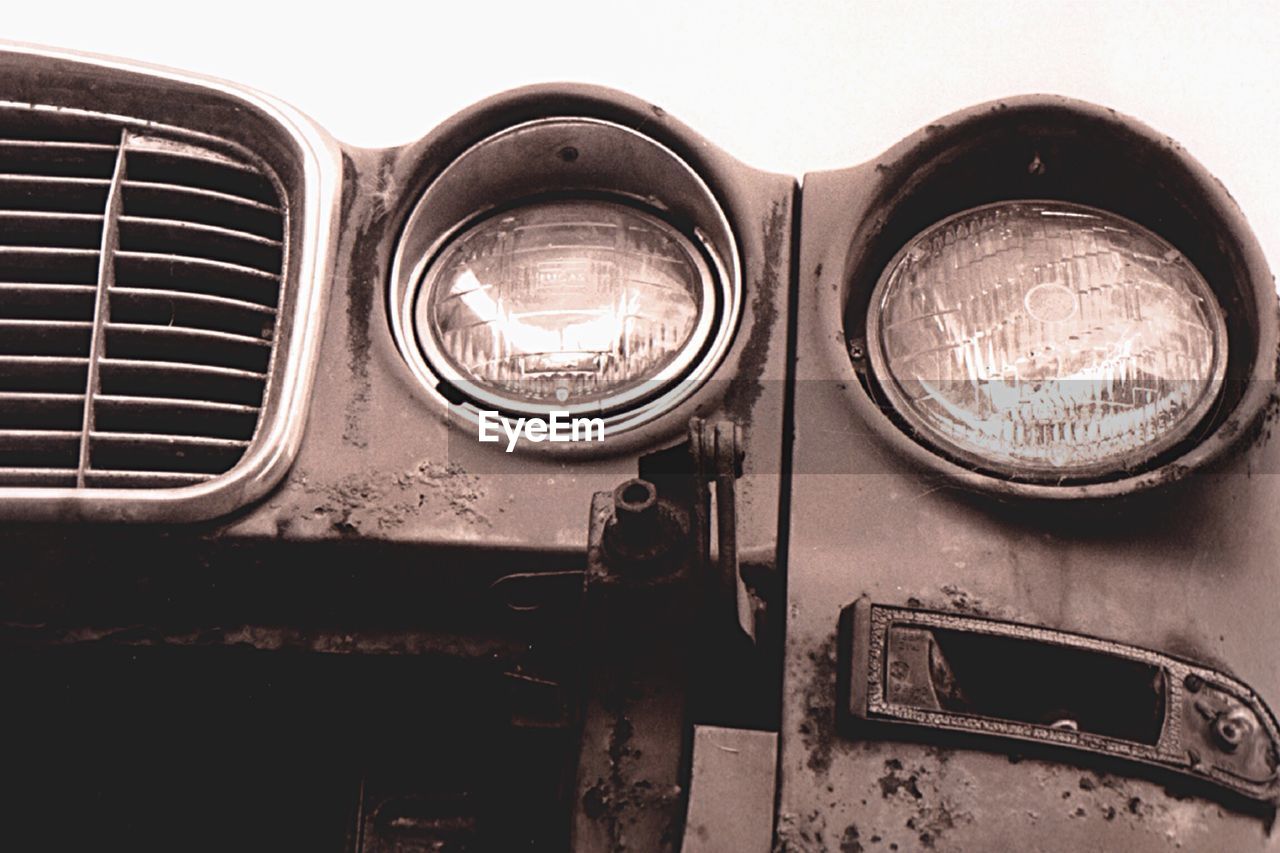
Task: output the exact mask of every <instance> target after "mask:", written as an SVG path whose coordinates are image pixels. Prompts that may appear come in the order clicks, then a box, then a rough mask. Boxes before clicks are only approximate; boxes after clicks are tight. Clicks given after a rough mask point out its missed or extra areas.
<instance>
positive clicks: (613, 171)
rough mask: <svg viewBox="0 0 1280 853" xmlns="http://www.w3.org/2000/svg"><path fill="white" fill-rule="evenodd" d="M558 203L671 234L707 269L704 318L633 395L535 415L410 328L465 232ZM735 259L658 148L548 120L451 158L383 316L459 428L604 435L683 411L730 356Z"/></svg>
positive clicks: (737, 307)
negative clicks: (600, 207) (539, 419)
mask: <svg viewBox="0 0 1280 853" xmlns="http://www.w3.org/2000/svg"><path fill="white" fill-rule="evenodd" d="M557 200H575V201H587V202H590V201H602V202H606V203H617V204H622V205H626V206H630V207H633V208H636V209H638V210H640V211H641V212H643V213H644V214H646V215H648V216H652V217H655V218H657V219H658V220H659V221H661V222H662V223H663V224H665V225H667V226H669V227H670V228H671V229H672V230H673V231H675V232H677V233H678V234H679V235H680V236H681V239H683V240H684V241H685V242H687V244H688V246H689V247H690V248H691V249H692V250H694V252H695V255H696V257H697V258H698V259H699V260H700V261H701V262H702V264H703V265H704V268H703V275H704V282H703V285H704V292H705V294H706V295H707V297H708V299H706V300H705V301H704V305H703V312H702V317H701V318H700V320H699V323H698V327H697V329H696V330H695V333H694V336H693V337H692V338H691V339H690V341H689V343H688V344H687V345H686V346H685V347H683V348H682V350H681V353H680V356H679V358H678V359H677V361H676V362H673V363H672V364H671V365H669V366H668V368H666V369H664V370H662V371H661V372H660V373H659V374H657V375H655V376H654V377H653V378H652V379H651V380H650V381H646V382H644V383H643V384H642V385H641V386H640V388H639V389H638V390H636V391H635V392H634V393H626V394H620V395H618V396H617V397H616V398H615V397H610V398H608V399H605V400H602V401H599V402H598V403H594V404H584V405H581V406H576V407H559V406H547V407H545V408H544V407H540V406H532V405H529V404H527V403H521V402H520V401H518V400H512V399H509V398H506V397H504V395H501V394H495V393H492V392H491V391H489V390H487V389H485V388H483V387H478V386H477V385H476V383H474V382H472V381H468V380H467V378H466V377H463V376H461V375H459V372H458V371H457V370H456V368H454V367H452V366H451V365H450V364H449V361H448V359H447V358H445V357H444V356H443V354H442V353H441V351H440V347H439V345H438V342H436V341H434V340H433V339H432V337H431V335H430V334H423V332H424V331H425V330H424V329H423V328H422V324H421V323H420V322H419V320H420V318H419V306H420V303H421V301H422V298H423V296H424V294H423V292H422V290H423V286H424V283H425V282H426V278H427V276H428V274H429V272H430V270H431V267H432V264H433V263H435V261H436V260H437V259H438V258H439V257H440V256H441V254H442V253H443V252H444V251H446V250H447V249H448V247H449V246H450V245H452V244H453V242H454V241H455V240H456V239H457V238H458V237H459V236H460V235H462V234H464V233H465V232H466V231H467V230H468V229H469V228H472V227H474V226H475V225H476V224H477V223H479V222H482V221H483V220H485V219H487V218H489V217H491V216H493V215H495V214H498V213H500V212H502V211H504V210H511V209H517V208H520V207H525V206H530V205H536V204H539V203H542V202H549V201H557ZM738 258H739V251H738V246H737V242H736V239H735V237H734V234H733V231H732V229H731V227H730V225H729V222H728V219H727V218H726V216H725V214H724V212H723V210H722V209H721V206H720V203H719V202H718V200H717V198H716V196H715V194H714V193H713V192H712V190H711V189H710V187H708V185H707V184H706V183H705V182H704V181H703V180H702V178H701V177H700V176H699V175H698V174H697V173H696V172H695V171H694V170H693V169H692V168H691V167H690V166H689V165H688V164H687V163H685V162H684V161H683V160H682V159H681V158H680V157H679V156H678V155H676V154H675V153H674V152H673V151H671V150H670V149H669V148H667V147H666V146H664V145H662V144H661V143H659V142H657V141H656V140H654V139H652V138H650V137H648V136H646V135H644V134H642V133H640V132H638V131H637V130H634V129H631V128H628V127H624V126H622V125H620V124H616V123H614V122H611V121H606V120H603V119H598V118H590V117H582V116H555V117H547V118H540V119H534V120H532V121H526V122H522V123H519V124H515V125H513V126H511V127H508V128H506V129H504V130H501V131H498V132H496V133H493V134H491V135H489V136H487V137H485V138H483V139H481V140H480V141H479V142H476V143H475V144H473V145H472V146H471V147H470V148H468V149H466V150H465V151H464V152H463V153H462V154H461V155H459V156H458V157H456V158H455V159H453V160H452V161H451V162H450V163H449V164H448V165H447V166H446V167H445V168H444V169H443V170H442V171H441V172H440V173H439V174H438V175H437V176H436V177H435V178H434V179H433V180H432V181H431V182H430V184H429V185H428V186H427V188H426V189H425V190H424V191H423V193H422V194H421V195H420V196H419V197H418V198H417V201H416V203H415V205H414V207H413V209H412V211H411V212H410V214H409V217H408V219H407V221H406V223H405V226H404V229H403V230H402V232H401V235H400V239H399V241H398V243H397V245H396V249H395V254H394V258H393V262H392V269H391V281H390V290H389V304H388V309H389V310H388V313H389V315H390V318H391V325H392V333H393V336H394V338H395V341H396V345H397V347H398V348H399V351H400V354H401V356H402V357H403V358H404V360H405V362H406V364H407V365H408V366H409V368H410V370H411V372H412V373H413V375H414V377H415V378H416V379H417V381H418V382H419V383H420V384H421V385H422V387H423V388H424V390H425V391H426V392H427V393H428V395H429V396H430V397H432V398H433V399H434V400H435V401H436V402H437V403H438V404H440V405H442V406H444V407H446V408H448V410H449V411H450V413H451V414H456V415H458V416H460V417H461V418H462V419H463V420H464V421H465V422H468V423H471V424H476V423H478V422H479V419H480V413H481V412H482V411H485V410H496V411H499V412H502V413H504V414H514V415H535V416H545V415H546V414H548V413H549V412H550V411H551V410H552V409H555V410H556V411H570V412H571V413H575V414H590V415H592V416H594V417H600V418H602V419H603V421H604V423H605V426H606V428H607V430H608V434H610V435H613V434H616V433H619V432H622V431H625V430H629V429H632V428H635V427H639V426H641V425H643V424H646V423H649V422H651V421H653V420H655V419H657V418H659V417H661V416H662V415H663V414H665V413H667V412H669V411H670V410H672V409H674V408H675V407H676V406H678V405H679V404H680V403H682V402H684V401H685V400H687V399H688V398H689V397H690V396H691V395H692V394H693V393H694V392H695V391H697V390H698V388H699V387H701V386H702V384H703V383H704V382H705V381H706V380H707V379H708V378H709V377H710V376H711V374H712V373H713V372H714V370H715V369H716V367H717V366H718V365H719V363H720V361H721V359H722V358H723V357H724V355H725V353H726V352H727V351H728V349H729V345H730V343H731V342H732V340H733V335H734V331H735V330H736V327H737V324H738V319H739V316H740V314H741V309H742V282H741V271H740V265H739V260H738Z"/></svg>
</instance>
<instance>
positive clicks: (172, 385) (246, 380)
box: [98, 358, 266, 406]
mask: <svg viewBox="0 0 1280 853" xmlns="http://www.w3.org/2000/svg"><path fill="white" fill-rule="evenodd" d="M99 370H100V373H99V376H98V382H99V386H98V388H99V391H100V392H101V393H103V394H120V395H124V396H136V395H142V394H154V395H159V396H164V397H190V398H193V399H200V400H211V401H214V402H220V403H241V404H244V405H246V406H258V405H261V403H262V394H263V390H264V385H265V381H266V377H265V376H263V375H262V374H259V373H253V372H250V371H245V370H233V369H229V368H225V367H217V366H214V365H203V364H186V363H181V362H176V363H175V362H159V361H129V360H125V359H113V358H104V359H102V362H101V365H100V368H99Z"/></svg>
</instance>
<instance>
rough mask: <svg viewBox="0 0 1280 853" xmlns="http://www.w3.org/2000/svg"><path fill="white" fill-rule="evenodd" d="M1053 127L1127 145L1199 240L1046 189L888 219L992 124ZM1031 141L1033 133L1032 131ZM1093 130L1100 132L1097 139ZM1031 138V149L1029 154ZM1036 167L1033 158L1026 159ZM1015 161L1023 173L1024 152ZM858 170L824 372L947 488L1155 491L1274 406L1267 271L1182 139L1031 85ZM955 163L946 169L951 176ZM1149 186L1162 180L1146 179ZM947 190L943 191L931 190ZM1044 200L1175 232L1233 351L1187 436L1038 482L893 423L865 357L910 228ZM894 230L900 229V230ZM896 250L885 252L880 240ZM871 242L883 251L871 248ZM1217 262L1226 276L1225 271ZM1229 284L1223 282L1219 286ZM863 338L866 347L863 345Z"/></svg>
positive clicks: (1070, 495) (1195, 468)
mask: <svg viewBox="0 0 1280 853" xmlns="http://www.w3.org/2000/svg"><path fill="white" fill-rule="evenodd" d="M1051 125H1052V126H1053V127H1056V129H1057V131H1058V133H1059V137H1058V140H1057V141H1061V140H1068V139H1081V140H1092V138H1093V136H1095V135H1097V136H1099V137H1105V140H1104V142H1105V145H1110V146H1112V147H1113V148H1117V147H1118V148H1123V149H1124V151H1125V152H1126V153H1127V156H1126V157H1123V158H1121V159H1120V160H1118V161H1116V163H1115V164H1114V165H1115V166H1116V169H1125V170H1127V171H1129V172H1130V173H1132V174H1134V175H1144V176H1146V177H1148V178H1150V177H1151V176H1152V175H1153V174H1154V175H1159V176H1160V179H1159V186H1158V191H1159V192H1161V193H1165V194H1171V193H1174V190H1175V188H1176V196H1177V200H1178V201H1179V202H1180V203H1182V204H1183V205H1184V206H1185V209H1181V210H1178V211H1176V212H1177V213H1178V214H1179V215H1183V216H1185V217H1190V219H1191V220H1193V221H1194V222H1195V223H1196V224H1197V225H1198V226H1199V227H1201V228H1202V229H1203V239H1201V240H1200V241H1199V246H1198V247H1194V248H1198V249H1200V250H1201V251H1199V252H1193V251H1188V249H1191V248H1193V247H1191V246H1188V245H1184V242H1185V241H1181V240H1178V239H1175V238H1174V237H1173V236H1172V235H1171V234H1169V233H1168V232H1167V231H1166V230H1165V229H1164V228H1162V227H1161V224H1160V223H1158V222H1152V221H1151V218H1150V217H1142V216H1135V215H1132V214H1131V213H1130V212H1128V211H1126V210H1122V209H1120V210H1118V209H1116V206H1113V205H1109V204H1107V203H1105V202H1102V203H1100V202H1099V200H1098V199H1096V198H1082V197H1079V196H1063V195H1061V194H1045V193H1032V192H1023V193H1012V194H1011V193H1001V192H999V191H998V190H993V189H991V188H990V187H989V186H988V187H987V194H986V196H985V197H983V198H981V199H979V200H976V201H975V200H968V201H966V200H964V199H958V200H957V199H952V200H951V202H950V204H949V205H941V204H939V205H936V206H938V207H940V208H943V209H940V210H939V211H938V212H935V213H933V214H931V215H929V216H927V217H926V218H924V219H923V220H922V221H921V222H920V223H918V226H917V227H916V228H915V229H914V230H910V233H907V234H903V233H901V232H898V233H897V234H896V235H895V233H894V229H893V219H894V216H895V213H896V212H897V211H898V210H901V209H905V208H912V213H915V214H919V213H920V205H919V203H918V202H919V196H921V195H922V194H923V193H921V184H922V183H928V182H929V181H930V180H931V179H934V178H936V177H937V175H936V174H931V173H930V172H931V169H932V168H933V167H934V166H935V165H938V164H941V165H943V166H947V165H950V164H952V163H954V162H955V161H957V160H961V159H963V158H964V157H965V156H966V155H967V154H972V149H974V148H981V147H982V146H983V145H985V144H986V143H987V141H988V140H989V138H990V137H991V136H992V135H993V129H998V130H1000V131H1001V132H1002V133H1004V134H1005V135H1006V136H1011V137H1015V138H1017V140H1018V141H1019V142H1020V143H1026V142H1027V141H1028V137H1029V135H1030V131H1029V130H1028V128H1032V129H1033V130H1037V131H1041V130H1044V128H1045V127H1049V126H1051ZM1033 141H1034V140H1033ZM1093 141H1096V140H1093ZM1031 153H1032V149H1031V148H1029V147H1028V148H1027V154H1028V159H1031ZM1032 164H1033V165H1037V164H1036V163H1035V161H1034V160H1032ZM1016 167H1017V169H1019V170H1022V171H1023V173H1026V171H1027V170H1028V163H1026V162H1021V161H1020V162H1019V163H1017V164H1016ZM856 168H858V169H859V170H861V171H863V174H864V175H866V176H867V177H866V178H865V181H866V187H865V189H864V190H863V191H861V192H860V193H859V194H858V195H857V196H856V197H851V198H849V199H848V200H847V201H846V202H844V203H843V206H842V209H843V210H844V211H845V216H846V221H847V222H849V223H851V224H847V225H842V226H840V228H839V230H838V231H833V232H832V233H833V235H845V236H844V237H843V238H840V239H839V242H836V243H833V244H832V245H831V247H830V249H829V250H828V252H827V255H826V257H827V261H828V262H829V266H831V267H834V268H835V269H836V270H837V271H838V274H839V277H840V278H839V281H838V283H837V284H836V285H835V286H834V287H832V288H823V289H821V290H820V291H819V302H820V306H821V307H820V309H819V310H820V311H821V312H822V314H823V316H826V317H828V318H831V319H834V321H835V330H834V331H835V333H834V334H833V335H831V336H830V337H829V338H828V341H830V344H829V345H828V346H827V347H825V351H826V353H827V357H826V359H824V360H825V361H826V362H827V363H828V365H829V369H830V370H832V371H833V372H832V373H831V374H829V375H831V376H837V377H842V379H841V382H842V385H843V386H844V387H845V388H846V390H845V393H844V394H843V395H842V396H844V397H845V399H846V400H847V402H848V404H849V405H850V406H851V414H852V415H853V416H854V417H857V418H858V419H860V420H861V421H862V422H863V423H865V424H866V425H867V427H869V428H870V429H871V430H872V432H873V433H874V434H875V435H877V436H878V437H879V439H880V440H881V442H882V443H883V444H884V445H887V446H888V447H889V448H891V449H892V450H893V451H894V452H895V453H896V454H898V455H900V456H902V457H905V458H907V459H908V460H909V461H911V462H912V463H913V465H914V466H915V467H917V468H918V469H919V470H920V471H921V472H928V473H929V474H931V475H933V476H936V477H939V478H941V481H942V482H944V483H945V482H950V483H951V484H953V487H955V488H959V489H963V490H965V491H970V492H973V493H975V494H978V495H989V496H993V497H997V498H1006V499H1016V500H1034V501H1053V502H1057V501H1086V502H1088V501H1097V500H1112V499H1119V498H1124V497H1127V496H1132V495H1137V494H1139V493H1144V492H1148V491H1151V490H1153V489H1155V490H1161V489H1163V488H1164V487H1166V486H1168V485H1169V484H1172V483H1174V482H1177V481H1180V480H1182V479H1184V478H1185V477H1187V476H1188V475H1190V474H1193V473H1197V472H1201V471H1205V470H1206V469H1210V468H1211V466H1215V465H1218V464H1221V463H1222V462H1223V461H1224V458H1225V457H1226V456H1227V454H1228V453H1229V451H1231V450H1232V449H1233V448H1236V447H1238V446H1239V445H1240V444H1241V443H1243V442H1245V441H1252V440H1254V439H1255V438H1256V437H1257V436H1258V435H1259V434H1260V433H1261V430H1262V428H1263V426H1264V419H1265V418H1267V417H1269V416H1270V415H1269V413H1272V412H1274V411H1275V410H1276V409H1277V408H1278V407H1280V402H1278V401H1280V395H1277V393H1276V380H1277V369H1278V368H1277V364H1278V361H1280V351H1278V345H1280V333H1278V331H1280V330H1278V328H1277V327H1278V323H1277V320H1278V319H1280V318H1278V315H1277V302H1276V294H1275V291H1274V282H1273V278H1272V276H1271V273H1270V270H1269V268H1268V266H1267V263H1266V259H1265V257H1264V255H1263V252H1262V249H1261V247H1260V246H1259V245H1258V242H1257V239H1256V237H1255V236H1254V234H1253V232H1252V230H1251V229H1250V227H1249V225H1248V223H1247V221H1246V220H1245V218H1244V215H1243V213H1242V212H1241V211H1240V209H1239V207H1238V206H1237V205H1236V203H1235V200H1234V199H1233V198H1232V197H1231V196H1230V194H1229V193H1228V192H1227V191H1226V189H1225V188H1224V187H1223V186H1222V184H1221V183H1220V182H1219V181H1218V180H1217V179H1216V178H1214V177H1213V175H1212V174H1210V173H1209V172H1208V170H1207V169H1205V167H1204V166H1203V165H1201V164H1200V163H1199V162H1198V161H1196V160H1195V159H1194V158H1192V157H1190V156H1189V155H1188V154H1187V153H1186V152H1185V151H1184V150H1183V149H1182V148H1181V147H1180V146H1179V145H1178V144H1177V143H1175V142H1173V141H1172V140H1170V139H1169V138H1168V137H1166V136H1164V135H1163V134H1160V133H1158V132H1157V131H1155V130H1153V129H1151V128H1150V127H1148V126H1146V125H1144V124H1142V123H1141V122H1139V121H1137V120H1135V119H1133V118H1131V117H1128V116H1125V115H1121V114H1119V113H1117V112H1115V111H1114V110H1111V109H1107V108H1105V107H1100V106H1097V105H1095V104H1091V103H1088V102H1084V101H1079V100H1076V99H1072V98H1067V97H1063V96H1056V95H1026V96H1019V97H1012V98H1005V99H1001V100H997V101H990V102H986V103H982V104H978V105H976V106H973V107H969V108H967V109H963V110H960V111H958V112H956V113H953V114H951V115H948V116H946V117H944V118H942V119H940V120H938V121H935V122H932V123H930V124H929V125H928V126H926V127H924V128H922V129H920V130H918V131H917V132H916V133H914V134H912V135H911V136H909V137H908V138H906V139H904V140H903V141H902V142H899V143H898V144H897V145H895V146H894V147H893V148H891V149H889V150H888V151H886V152H885V153H884V154H883V155H881V156H880V157H878V158H876V159H875V160H873V161H871V162H868V163H866V164H864V165H863V166H860V167H856ZM953 174H954V173H953ZM1147 188H1148V190H1149V191H1150V193H1152V194H1155V193H1156V191H1157V185H1156V184H1155V183H1152V184H1149V185H1147ZM938 195H939V196H941V193H940V192H939V193H938ZM1046 197H1047V198H1051V199H1054V200H1065V201H1076V202H1079V203H1082V204H1087V205H1090V206H1093V207H1097V208H1101V209H1104V210H1109V211H1112V212H1114V213H1116V214H1118V215H1121V216H1125V217H1126V218H1129V219H1132V220H1134V221H1136V222H1138V223H1139V224H1141V225H1143V226H1144V227H1146V228H1148V229H1149V230H1151V231H1153V232H1155V233H1156V234H1158V235H1160V236H1161V237H1162V238H1163V239H1166V240H1168V241H1169V242H1171V243H1173V244H1174V246H1175V247H1177V248H1178V249H1179V250H1180V251H1182V252H1183V253H1184V254H1185V255H1186V256H1187V257H1188V259H1189V260H1190V261H1191V262H1192V264H1193V265H1194V266H1195V267H1196V268H1197V269H1198V270H1199V271H1200V272H1201V274H1202V275H1204V277H1205V278H1206V280H1207V281H1208V282H1209V284H1210V287H1211V288H1212V289H1213V291H1214V293H1215V296H1216V297H1217V299H1218V302H1219V306H1220V307H1221V308H1222V310H1223V312H1224V314H1225V315H1226V321H1227V325H1228V334H1229V336H1230V338H1231V346H1232V352H1231V353H1230V354H1229V356H1228V364H1227V371H1228V372H1227V382H1226V386H1227V387H1228V388H1231V387H1232V386H1234V388H1233V390H1232V393H1231V394H1230V395H1228V394H1227V393H1225V392H1224V393H1223V394H1221V395H1219V398H1218V401H1217V403H1216V404H1215V407H1214V409H1213V410H1212V411H1211V412H1210V414H1209V415H1208V416H1207V418H1206V419H1205V420H1204V421H1203V422H1202V423H1201V425H1200V427H1199V428H1198V429H1197V431H1195V432H1193V435H1192V436H1191V438H1190V439H1188V440H1187V441H1185V442H1184V443H1183V444H1182V445H1180V446H1178V447H1176V448H1174V449H1173V450H1172V451H1170V452H1169V453H1167V454H1166V455H1165V456H1163V457H1161V458H1158V459H1155V460H1153V461H1152V463H1151V464H1150V465H1149V467H1147V468H1145V469H1143V470H1140V471H1133V472H1121V473H1120V474H1119V475H1118V476H1113V477H1112V478H1109V479H1103V480H1095V481H1085V482H1078V481H1068V482H1063V483H1052V484H1049V483H1036V482H1027V481H1023V480H1016V479H1010V478H1008V477H1005V476H998V475H994V474H992V473H989V472H988V471H985V470H982V469H980V468H976V467H974V466H972V465H968V464H964V463H962V462H960V461H957V460H955V459H952V458H949V457H947V456H944V455H941V454H939V453H937V452H935V451H934V450H933V449H932V448H930V447H928V446H926V445H924V444H922V443H920V442H919V441H918V440H917V439H916V438H914V437H913V436H912V435H911V434H910V433H909V432H908V431H907V430H905V429H904V428H903V423H902V422H901V421H898V420H895V416H894V415H893V414H892V412H891V411H886V408H885V406H884V404H883V400H882V399H881V398H882V396H883V395H882V392H881V391H880V389H879V386H878V383H877V381H876V378H875V376H874V375H872V374H871V371H870V369H869V365H868V363H867V362H868V359H867V358H866V354H865V346H866V341H865V340H864V339H863V335H864V334H865V313H863V312H865V310H866V308H867V306H868V305H869V303H870V294H871V290H872V287H873V285H874V284H875V283H876V282H877V281H878V280H879V276H880V273H881V272H882V271H883V269H884V268H885V266H886V265H887V263H888V260H889V259H890V258H891V257H892V256H893V255H895V254H896V253H897V251H898V250H900V249H901V248H902V246H903V245H905V243H906V241H907V240H908V239H910V236H911V235H912V234H915V233H919V231H921V230H923V229H924V227H927V225H928V224H929V223H931V222H935V221H938V220H941V219H943V218H945V217H946V216H949V215H951V214H954V213H958V212H960V211H962V210H965V209H967V208H971V207H976V206H978V205H979V204H983V203H989V202H995V201H1018V200H1031V199H1043V198H1046ZM895 236H896V239H895ZM886 244H888V245H891V247H892V248H891V249H889V250H888V251H885V250H884V247H885V245H886ZM877 246H878V247H879V252H877ZM1201 255H1212V256H1213V257H1215V258H1216V259H1217V261H1218V262H1219V264H1218V266H1220V267H1221V269H1219V270H1217V274H1214V273H1211V272H1210V271H1208V270H1206V268H1205V265H1204V264H1202V263H1201V261H1200V256H1201ZM1224 272H1225V275H1224V274H1223V273H1224ZM1225 291H1230V292H1229V293H1226V292H1225ZM860 349H862V351H861V352H859V350H860Z"/></svg>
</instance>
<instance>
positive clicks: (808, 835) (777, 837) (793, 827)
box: [773, 809, 830, 853]
mask: <svg viewBox="0 0 1280 853" xmlns="http://www.w3.org/2000/svg"><path fill="white" fill-rule="evenodd" d="M826 832H827V818H826V815H824V814H823V813H822V812H821V811H819V810H818V809H814V810H813V811H811V812H808V813H807V814H804V815H797V814H792V813H790V812H783V813H782V814H780V815H779V816H778V828H777V831H776V832H775V833H774V837H773V853H827V851H829V850H830V847H829V845H828V844H827V838H826Z"/></svg>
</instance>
